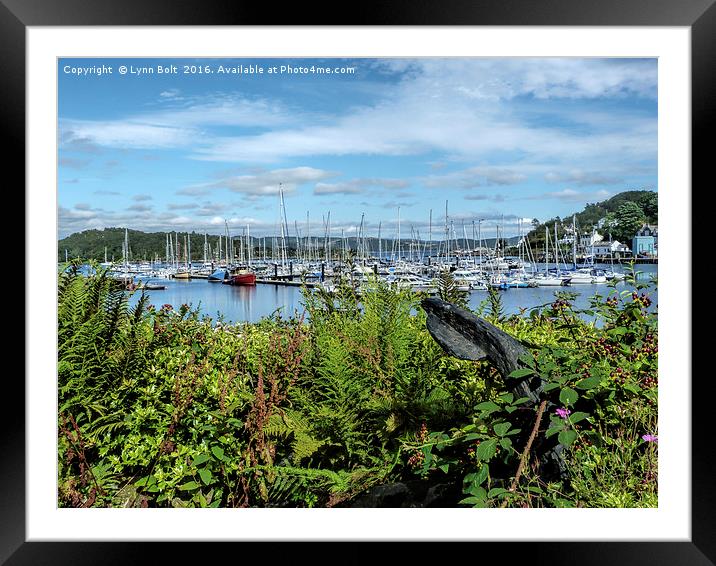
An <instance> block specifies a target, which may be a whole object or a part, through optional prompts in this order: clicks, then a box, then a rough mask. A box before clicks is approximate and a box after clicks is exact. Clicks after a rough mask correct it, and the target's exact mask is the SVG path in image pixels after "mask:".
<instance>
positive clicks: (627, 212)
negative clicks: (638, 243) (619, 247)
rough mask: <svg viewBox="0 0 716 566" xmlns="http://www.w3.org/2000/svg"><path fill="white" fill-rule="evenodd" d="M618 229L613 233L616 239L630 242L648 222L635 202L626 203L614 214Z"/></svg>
mask: <svg viewBox="0 0 716 566" xmlns="http://www.w3.org/2000/svg"><path fill="white" fill-rule="evenodd" d="M614 218H615V220H616V227H615V229H614V231H613V232H612V234H613V236H614V238H615V239H617V240H619V241H620V242H628V241H630V240H631V239H632V238H633V237H634V234H636V232H637V230H639V228H641V227H642V225H643V224H644V223H645V222H646V215H645V214H644V211H643V210H642V209H641V207H640V206H639V205H638V204H636V203H635V202H625V203H624V204H622V205H620V206H619V208H618V209H617V211H616V212H615V213H614Z"/></svg>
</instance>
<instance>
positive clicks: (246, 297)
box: [130, 265, 658, 323]
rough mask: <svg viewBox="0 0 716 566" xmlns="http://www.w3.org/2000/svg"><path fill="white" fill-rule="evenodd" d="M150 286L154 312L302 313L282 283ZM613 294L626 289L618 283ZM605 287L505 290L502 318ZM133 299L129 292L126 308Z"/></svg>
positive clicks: (582, 301)
mask: <svg viewBox="0 0 716 566" xmlns="http://www.w3.org/2000/svg"><path fill="white" fill-rule="evenodd" d="M637 269H638V271H641V272H642V274H641V276H640V277H639V279H640V280H648V279H650V278H651V277H652V276H653V275H656V272H657V266H656V265H640V266H637ZM151 281H153V282H155V283H161V284H162V285H166V289H164V290H158V291H146V293H147V294H148V295H149V299H150V301H149V302H150V303H151V304H154V305H155V306H156V307H157V308H159V307H161V306H162V305H163V304H170V305H172V306H173V307H174V308H179V307H180V306H181V305H183V304H187V305H191V306H192V307H199V309H200V312H201V314H203V315H207V316H210V317H212V318H213V319H214V320H216V319H218V318H220V315H222V314H223V320H224V321H225V322H229V323H231V322H244V321H247V322H257V321H258V320H260V319H261V318H263V317H267V316H271V315H272V314H274V313H275V312H276V311H277V310H279V311H280V314H281V316H283V317H285V318H287V317H289V316H292V315H296V314H297V315H298V316H300V315H301V314H302V313H303V311H304V306H303V296H302V295H301V288H300V287H288V286H282V285H265V284H261V283H260V284H258V285H256V286H233V285H223V284H222V283H209V282H208V281H206V280H205V279H192V280H181V279H167V280H165V279H154V280H151ZM617 289H618V290H620V291H621V290H625V289H629V287H628V286H626V284H624V283H620V284H619V285H618V287H617ZM610 290H611V288H610V287H609V286H608V285H605V284H599V285H571V286H568V287H536V288H526V289H509V290H507V291H500V297H501V298H502V306H503V310H504V312H505V314H511V313H519V312H520V310H522V309H532V308H534V307H537V306H540V305H544V304H548V303H551V302H552V301H554V296H555V292H559V291H562V292H565V291H566V292H570V293H576V294H577V295H578V296H577V298H576V299H575V301H574V305H575V307H576V308H589V298H590V297H592V296H593V295H595V294H597V293H599V294H601V295H603V296H605V297H606V295H607V294H608V293H609V292H610ZM650 295H651V297H652V301H653V304H652V308H656V306H657V302H658V293H657V291H656V289H651V290H650ZM138 298H139V293H135V294H134V295H133V297H132V298H131V300H130V304H131V303H133V302H135V301H136V300H137V299H138ZM486 299H487V292H486V291H472V292H471V293H470V300H469V304H470V307H471V308H472V309H478V308H479V306H480V304H481V303H482V302H483V301H485V300H486Z"/></svg>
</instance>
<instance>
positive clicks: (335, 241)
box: [57, 228, 518, 262]
mask: <svg viewBox="0 0 716 566" xmlns="http://www.w3.org/2000/svg"><path fill="white" fill-rule="evenodd" d="M127 234H128V240H129V257H130V260H152V259H155V258H157V257H158V258H159V259H161V260H163V259H164V258H165V257H166V242H167V232H142V231H140V230H131V229H130V230H127ZM188 236H189V238H190V239H191V246H190V247H191V257H192V260H194V261H202V260H203V259H204V234H199V233H196V232H192V233H191V234H188ZM175 237H176V235H175V233H173V232H172V233H171V238H172V246H173V248H174V249H175V250H176V240H175ZM186 237H187V233H186V232H179V248H180V249H179V255H180V258H181V259H182V260H183V259H184V253H185V252H184V247H185V241H186V240H185V238H186ZM272 240H273V239H272V238H270V237H267V238H266V250H267V255H271V244H272ZM251 241H252V244H253V249H254V252H253V253H254V257H256V255H258V254H259V253H262V252H263V246H264V239H263V237H253V236H252V237H251ZM312 241H313V245H314V246H315V245H316V244H318V246H319V247H320V248H321V249H322V246H323V238H320V237H315V236H314V237H313V240H312ZM506 241H507V245H510V244H516V243H517V241H518V238H517V237H512V238H507V239H506ZM286 242H287V246H288V248H289V253H290V252H291V251H292V250H295V249H296V238H295V237H294V236H290V237H288V238H287V239H286ZM347 242H348V246H349V248H351V249H356V247H357V246H356V238H354V237H351V238H347ZM393 242H394V240H393V239H391V238H381V249H382V250H383V251H389V250H391V249H392V248H393ZM408 242H409V240H408V239H407V238H404V239H403V240H402V247H403V254H402V255H406V254H407V253H408V251H407V250H408ZM123 243H124V228H104V229H103V230H96V229H93V230H84V231H82V232H76V233H74V234H71V235H69V236H67V237H66V238H62V239H61V240H59V241H58V243H57V259H58V261H64V260H65V250H66V251H67V257H68V258H69V259H72V258H78V257H79V258H81V259H85V260H86V259H94V260H97V261H104V258H105V249H106V252H107V253H106V257H107V261H117V262H119V261H121V260H122V246H123ZM458 243H459V246H460V247H462V246H463V239H462V238H458ZM207 244H208V245H209V246H210V252H211V253H212V254H215V253H216V251H217V250H218V246H219V236H208V237H207ZM239 245H240V240H239V237H238V236H235V237H234V247H235V249H236V250H237V252H236V253H237V255H238V246H239ZM341 245H342V244H341V240H340V238H336V237H334V238H331V248H332V249H333V250H337V249H339V247H340V246H341ZM366 245H367V246H368V247H369V249H371V250H373V251H377V250H378V249H379V246H378V239H377V238H366ZM467 245H468V247H476V242H474V241H473V240H472V239H470V238H468V240H467ZM494 245H495V238H487V239H483V246H485V247H488V248H492V247H494ZM221 246H222V257H223V256H224V252H225V250H226V241H225V238H223V237H222V238H221ZM438 246H439V241H438V240H437V239H436V240H435V241H434V242H433V250H434V251H437V249H438Z"/></svg>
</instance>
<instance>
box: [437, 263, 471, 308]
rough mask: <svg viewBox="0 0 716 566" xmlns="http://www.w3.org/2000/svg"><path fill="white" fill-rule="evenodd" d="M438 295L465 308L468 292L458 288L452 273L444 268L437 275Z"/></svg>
mask: <svg viewBox="0 0 716 566" xmlns="http://www.w3.org/2000/svg"><path fill="white" fill-rule="evenodd" d="M438 297H440V298H441V299H442V300H443V301H447V302H448V303H452V304H454V305H457V306H458V307H462V308H467V301H468V297H469V294H468V292H467V291H462V290H460V288H459V287H458V284H457V281H455V278H454V277H453V275H452V273H451V272H450V271H449V270H447V269H444V270H442V271H441V272H440V275H438Z"/></svg>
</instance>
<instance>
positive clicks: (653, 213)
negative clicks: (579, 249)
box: [527, 190, 658, 249]
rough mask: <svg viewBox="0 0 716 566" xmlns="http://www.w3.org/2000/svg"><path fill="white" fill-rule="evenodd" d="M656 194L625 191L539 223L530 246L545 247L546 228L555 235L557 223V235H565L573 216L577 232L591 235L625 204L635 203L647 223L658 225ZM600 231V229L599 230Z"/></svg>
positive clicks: (529, 236) (529, 237)
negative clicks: (605, 219)
mask: <svg viewBox="0 0 716 566" xmlns="http://www.w3.org/2000/svg"><path fill="white" fill-rule="evenodd" d="M655 195H656V193H655V192H654V191H644V190H638V191H624V192H621V193H619V194H616V195H614V196H613V197H611V198H609V199H607V200H605V201H602V202H597V203H594V204H591V203H587V204H586V205H585V207H584V209H583V210H582V211H581V212H576V211H575V212H574V214H569V215H567V216H565V217H564V218H560V217H555V218H551V219H549V220H547V221H545V222H542V223H539V224H538V225H537V226H536V227H535V228H534V229H533V230H532V231H530V232H529V233H528V235H527V238H528V239H529V241H530V244H531V245H532V246H533V249H534V246H535V245H536V246H538V247H540V248H541V247H542V246H543V245H544V229H545V226H546V227H547V228H548V229H549V231H550V235H551V234H553V233H554V224H555V222H556V223H557V233H558V234H559V235H560V237H561V235H562V234H563V227H565V226H566V227H569V228H571V226H572V216H574V220H575V224H576V226H577V230H578V231H579V232H580V233H582V234H589V233H591V231H592V228H594V227H595V226H597V223H598V222H599V221H600V220H602V219H603V218H605V217H606V216H607V215H608V214H614V213H616V211H617V210H618V209H619V207H620V206H621V205H622V204H624V203H625V202H633V203H635V204H637V205H638V206H639V208H641V210H642V211H643V212H644V215H645V217H646V221H647V222H648V223H650V224H656V223H657V222H658V218H657V217H658V209H657V206H656V200H655ZM597 230H598V229H597Z"/></svg>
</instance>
